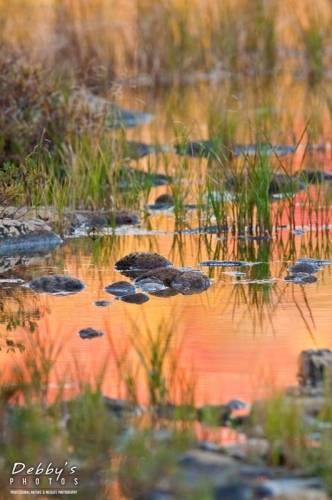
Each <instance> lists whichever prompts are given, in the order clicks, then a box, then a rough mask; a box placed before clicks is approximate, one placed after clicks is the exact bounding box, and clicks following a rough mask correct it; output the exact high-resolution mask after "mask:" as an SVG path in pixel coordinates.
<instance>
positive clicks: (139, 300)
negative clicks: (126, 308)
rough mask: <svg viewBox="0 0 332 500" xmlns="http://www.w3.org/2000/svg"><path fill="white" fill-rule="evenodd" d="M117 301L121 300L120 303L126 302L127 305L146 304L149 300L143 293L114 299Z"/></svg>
mask: <svg viewBox="0 0 332 500" xmlns="http://www.w3.org/2000/svg"><path fill="white" fill-rule="evenodd" d="M116 299H117V300H121V301H122V302H126V303H127V304H138V305H140V304H144V303H145V302H148V301H149V300H150V299H149V297H148V296H147V295H145V294H144V293H140V292H139V293H133V294H129V295H122V296H121V297H116Z"/></svg>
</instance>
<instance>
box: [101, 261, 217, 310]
mask: <svg viewBox="0 0 332 500" xmlns="http://www.w3.org/2000/svg"><path fill="white" fill-rule="evenodd" d="M115 268H116V269H117V270H119V271H121V272H122V273H123V274H124V275H126V276H129V277H130V278H132V279H134V284H131V283H129V282H126V281H118V282H116V283H113V284H111V285H108V286H107V287H106V288H104V291H105V292H108V293H112V294H113V295H116V296H117V298H118V299H119V300H122V301H123V302H128V303H135V304H143V303H144V302H146V301H147V300H149V297H147V295H145V294H144V293H141V292H140V293H135V291H136V288H139V289H140V290H141V291H143V292H146V293H149V294H150V295H154V296H157V297H171V296H174V295H177V294H178V293H181V294H183V295H193V294H196V293H201V292H203V291H205V290H207V289H208V288H209V287H210V284H211V283H210V279H209V278H208V277H207V276H206V275H205V274H204V273H203V271H200V270H199V269H193V268H190V267H185V268H178V269H177V268H175V267H173V264H172V262H170V261H169V260H167V259H165V258H164V257H162V256H161V255H159V254H157V253H153V252H133V253H130V254H129V255H126V256H125V257H123V258H122V259H120V260H119V261H117V262H116V263H115Z"/></svg>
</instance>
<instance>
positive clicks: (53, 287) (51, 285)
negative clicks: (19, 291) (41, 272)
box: [23, 274, 86, 295]
mask: <svg viewBox="0 0 332 500" xmlns="http://www.w3.org/2000/svg"><path fill="white" fill-rule="evenodd" d="M23 286H25V287H27V288H30V289H31V290H33V291H34V292H37V293H47V294H50V295H73V294H75V293H79V292H81V291H82V290H84V288H85V287H86V284H85V283H84V282H83V281H81V280H79V279H77V278H74V277H73V276H70V275H69V274H54V275H51V276H42V277H40V278H36V279H34V280H32V281H30V282H29V283H26V284H25V285H23Z"/></svg>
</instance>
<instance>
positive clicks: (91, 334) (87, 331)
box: [78, 328, 105, 340]
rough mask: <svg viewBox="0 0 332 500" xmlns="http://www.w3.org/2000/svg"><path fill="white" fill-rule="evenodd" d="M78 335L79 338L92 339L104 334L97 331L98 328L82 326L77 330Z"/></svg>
mask: <svg viewBox="0 0 332 500" xmlns="http://www.w3.org/2000/svg"><path fill="white" fill-rule="evenodd" d="M78 335H79V336H80V337H81V339H83V340H85V339H94V338H96V337H103V336H104V335H105V333H104V332H99V331H98V330H94V329H93V328H84V329H83V330H80V331H79V332H78Z"/></svg>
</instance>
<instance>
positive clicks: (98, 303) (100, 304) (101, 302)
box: [93, 300, 112, 307]
mask: <svg viewBox="0 0 332 500" xmlns="http://www.w3.org/2000/svg"><path fill="white" fill-rule="evenodd" d="M111 304H112V302H108V301H107V300H96V301H95V302H93V305H94V306H98V307H107V306H110V305H111Z"/></svg>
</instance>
